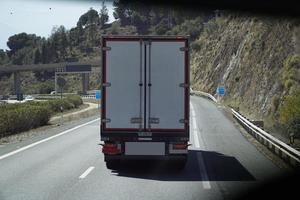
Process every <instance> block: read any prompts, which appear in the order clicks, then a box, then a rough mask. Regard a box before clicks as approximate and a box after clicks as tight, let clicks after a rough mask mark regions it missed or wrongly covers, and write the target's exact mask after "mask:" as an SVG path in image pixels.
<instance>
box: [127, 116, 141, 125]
mask: <svg viewBox="0 0 300 200" xmlns="http://www.w3.org/2000/svg"><path fill="white" fill-rule="evenodd" d="M130 122H131V123H132V124H140V123H142V118H140V117H133V118H131V119H130Z"/></svg>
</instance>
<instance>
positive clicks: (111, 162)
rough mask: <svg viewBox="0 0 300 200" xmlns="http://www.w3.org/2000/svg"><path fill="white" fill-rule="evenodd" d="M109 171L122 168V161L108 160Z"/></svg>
mask: <svg viewBox="0 0 300 200" xmlns="http://www.w3.org/2000/svg"><path fill="white" fill-rule="evenodd" d="M106 167H107V169H111V170H116V169H119V167H120V160H107V161H106Z"/></svg>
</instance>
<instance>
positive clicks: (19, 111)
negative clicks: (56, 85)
mask: <svg viewBox="0 0 300 200" xmlns="http://www.w3.org/2000/svg"><path fill="white" fill-rule="evenodd" d="M82 103H83V102H82V99H81V97H80V96H78V95H70V96H67V97H66V98H63V99H54V100H49V101H38V102H36V101H30V102H26V103H20V104H4V105H1V106H0V113H1V114H0V138H1V137H3V136H6V135H11V134H15V133H18V132H21V131H26V130H29V129H32V128H36V127H39V126H43V125H46V124H47V123H48V121H49V119H50V116H51V115H52V114H54V113H57V112H60V107H61V106H62V107H63V109H64V110H69V109H72V108H77V107H78V106H79V105H81V104H82Z"/></svg>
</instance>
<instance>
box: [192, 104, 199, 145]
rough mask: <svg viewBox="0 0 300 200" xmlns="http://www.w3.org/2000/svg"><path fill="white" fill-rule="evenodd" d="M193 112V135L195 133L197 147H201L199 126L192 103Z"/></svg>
mask: <svg viewBox="0 0 300 200" xmlns="http://www.w3.org/2000/svg"><path fill="white" fill-rule="evenodd" d="M191 113H192V127H193V133H194V134H193V135H194V141H195V147H196V148H200V144H199V137H198V126H197V122H196V114H195V110H194V106H193V104H192V103H191Z"/></svg>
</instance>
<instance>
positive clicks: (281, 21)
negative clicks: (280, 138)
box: [191, 13, 300, 124]
mask: <svg viewBox="0 0 300 200" xmlns="http://www.w3.org/2000/svg"><path fill="white" fill-rule="evenodd" d="M205 27H206V28H205V30H204V32H203V33H202V34H201V35H200V37H199V38H198V39H197V40H196V41H195V42H194V43H192V48H193V52H192V53H191V84H192V88H193V89H195V90H202V91H206V92H209V93H211V94H215V93H216V88H217V86H218V85H224V86H225V90H226V94H225V96H224V97H223V98H222V101H223V102H224V103H225V104H227V105H230V106H234V107H239V109H240V111H241V112H242V113H244V114H246V115H247V116H248V117H250V118H252V119H266V118H268V119H271V121H270V123H271V124H272V121H274V120H276V114H277V111H278V108H279V107H280V105H281V104H282V101H283V99H284V97H285V96H286V95H288V94H291V93H297V92H298V91H299V90H298V89H299V79H300V71H299V68H298V67H299V63H298V64H297V62H298V61H297V59H298V56H297V54H298V55H299V50H298V45H299V20H297V19H291V18H284V17H280V18H279V17H271V16H253V15H250V14H249V15H247V14H243V15H240V14H235V15H234V14H232V13H231V14H223V15H221V16H216V17H215V18H213V19H211V20H210V21H209V22H208V23H207V24H206V25H205ZM295 59H296V61H295ZM291 60H292V62H296V64H295V63H292V64H294V65H293V66H286V65H291V63H289V62H291ZM297 66H298V67H297ZM291 68H292V69H291ZM291 73H292V74H291ZM294 73H296V74H294ZM285 74H290V75H291V76H292V77H290V76H288V75H285ZM293 74H294V75H293ZM290 79H291V80H290ZM289 82H290V83H289Z"/></svg>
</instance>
